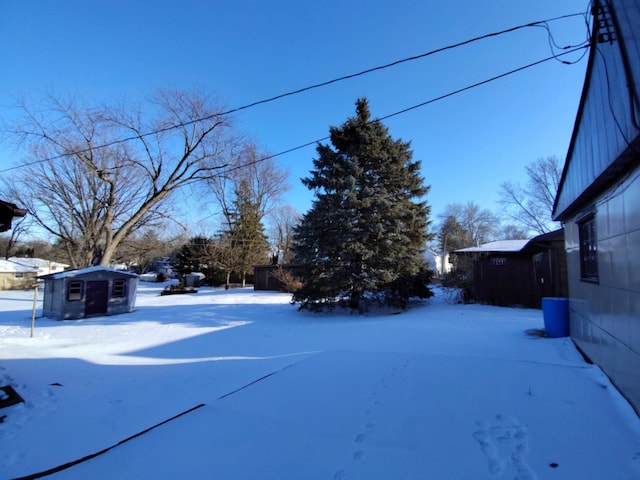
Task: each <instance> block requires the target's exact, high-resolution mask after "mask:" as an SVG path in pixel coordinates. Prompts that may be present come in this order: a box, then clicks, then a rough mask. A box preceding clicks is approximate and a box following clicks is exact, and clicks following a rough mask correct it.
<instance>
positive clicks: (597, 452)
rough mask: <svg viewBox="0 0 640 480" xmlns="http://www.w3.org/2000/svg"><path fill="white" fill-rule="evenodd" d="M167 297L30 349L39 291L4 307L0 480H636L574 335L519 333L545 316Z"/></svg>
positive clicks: (149, 288) (635, 433)
mask: <svg viewBox="0 0 640 480" xmlns="http://www.w3.org/2000/svg"><path fill="white" fill-rule="evenodd" d="M162 286H163V285H161V284H145V283H143V284H141V286H140V287H139V290H138V298H137V302H136V311H135V312H133V313H131V314H126V315H120V316H114V317H101V318H94V319H89V320H79V321H75V320H74V321H64V322H59V321H54V320H50V319H47V318H38V319H37V320H36V327H35V335H34V337H33V338H30V336H29V333H30V324H31V311H32V301H33V300H32V299H33V292H6V291H3V292H0V311H1V312H2V313H1V314H0V315H1V317H0V386H1V385H7V384H10V385H12V386H14V387H15V389H16V390H17V391H18V393H19V394H20V395H21V396H22V397H23V398H24V400H25V403H21V404H18V405H15V406H11V407H7V408H2V409H0V417H2V416H3V415H6V418H5V420H4V422H3V423H0V478H2V479H5V478H16V477H22V476H28V475H32V474H36V473H38V472H43V471H47V470H49V469H52V468H54V467H57V466H60V465H63V464H66V463H68V462H74V461H77V460H79V459H82V458H83V457H86V456H89V455H92V454H95V453H97V452H101V451H103V450H105V449H108V450H107V451H106V452H105V453H103V454H100V455H98V456H96V457H94V458H91V459H89V460H87V461H84V462H81V463H78V464H77V465H74V466H72V467H70V468H67V469H64V470H61V471H59V472H58V473H55V474H52V475H51V476H49V477H47V478H55V479H89V478H91V479H133V478H135V479H146V478H153V479H165V478H166V479H175V478H180V479H206V478H215V479H279V480H282V479H305V480H307V479H327V480H340V479H371V480H374V479H385V480H386V479H394V480H395V479H499V478H504V479H521V480H525V479H536V478H537V479H548V478H549V479H555V478H557V479H614V478H615V479H638V478H640V420H639V419H638V417H637V416H636V415H635V413H634V412H633V410H632V409H631V407H630V406H629V404H628V403H627V402H626V401H625V400H624V399H623V398H622V397H621V395H620V394H619V393H618V391H617V390H616V389H615V388H614V387H613V386H612V385H611V383H610V382H609V380H608V378H607V377H606V376H605V375H604V374H603V373H602V372H601V371H600V369H599V368H598V367H597V366H594V365H589V364H587V363H586V362H585V361H584V360H583V358H582V357H581V356H580V354H579V353H578V351H577V350H576V348H575V347H574V345H573V343H572V342H571V340H570V339H568V338H560V339H550V338H541V337H538V336H535V335H531V334H530V333H531V331H532V330H534V331H535V330H539V329H542V328H543V320H542V313H541V311H539V310H528V309H512V308H498V307H490V306H482V305H455V304H452V303H449V302H447V301H446V296H445V295H443V294H442V292H439V295H438V296H437V297H436V298H434V299H431V300H430V301H428V302H422V303H419V304H416V305H413V306H412V308H411V309H410V310H409V311H407V312H402V313H397V312H386V313H382V312H379V313H375V314H370V315H366V316H360V315H349V314H345V313H344V312H339V311H338V312H335V313H334V314H321V315H318V314H310V313H302V312H298V311H297V310H296V307H295V306H292V305H290V304H289V296H288V295H285V294H280V293H273V292H254V291H253V290H251V289H238V290H229V291H224V290H214V289H208V288H203V289H200V290H199V292H198V293H197V294H190V295H168V296H159V295H158V294H159V291H160V289H161V288H162ZM184 412H188V413H184ZM181 413H184V414H183V415H181V416H178V417H177V418H174V419H173V420H171V421H168V422H166V423H164V424H161V425H159V426H158V427H157V428H154V429H152V430H149V431H148V432H146V433H144V434H142V435H139V436H136V437H134V438H130V437H132V436H134V435H136V434H138V433H140V432H143V431H145V430H146V429H148V428H150V427H153V426H154V425H157V424H160V423H162V422H164V421H166V420H168V419H171V418H173V417H176V416H177V415H179V414H181ZM125 439H129V440H127V441H125V442H123V443H121V444H119V445H118V443H119V442H122V441H123V440H125ZM113 446H115V448H111V449H109V447H113Z"/></svg>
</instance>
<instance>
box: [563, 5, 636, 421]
mask: <svg viewBox="0 0 640 480" xmlns="http://www.w3.org/2000/svg"><path fill="white" fill-rule="evenodd" d="M592 11H593V12H594V16H595V20H594V25H593V32H592V36H591V38H592V40H591V51H590V56H589V63H588V65H587V73H586V78H585V83H584V87H583V90H582V97H581V100H580V106H579V109H578V114H577V117H576V122H575V125H574V129H573V134H572V137H571V142H570V145H569V150H568V152H567V158H566V161H565V165H564V170H563V172H562V178H561V181H560V186H559V189H558V194H557V196H556V201H555V209H554V219H555V220H556V221H561V222H562V223H563V224H564V228H565V246H566V251H567V265H568V281H569V317H570V331H571V337H572V339H573V340H574V342H575V343H576V345H578V347H579V348H580V349H581V350H582V351H583V352H584V353H585V354H586V355H587V356H588V357H589V358H590V359H591V360H593V361H594V362H595V363H596V364H598V365H599V366H600V367H601V368H602V369H603V371H604V372H605V373H606V374H607V375H608V376H609V377H610V378H611V380H612V381H613V383H614V384H615V385H616V386H617V387H618V388H619V389H620V391H621V392H622V394H623V395H625V396H626V397H627V398H628V399H629V401H630V402H631V404H632V405H633V406H634V407H635V409H636V411H638V412H640V35H639V32H640V29H639V28H638V26H639V25H640V3H639V2H638V1H637V0H608V1H607V2H603V1H595V2H594V3H593V10H592Z"/></svg>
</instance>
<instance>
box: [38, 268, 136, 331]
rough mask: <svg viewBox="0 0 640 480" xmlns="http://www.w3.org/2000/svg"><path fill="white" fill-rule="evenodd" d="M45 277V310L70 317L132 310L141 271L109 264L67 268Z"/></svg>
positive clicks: (57, 316)
mask: <svg viewBox="0 0 640 480" xmlns="http://www.w3.org/2000/svg"><path fill="white" fill-rule="evenodd" d="M41 278H42V279H43V280H44V300H43V306H42V314H43V315H44V316H45V317H49V318H55V319H58V320H70V319H78V318H86V317H98V316H104V315H119V314H121V313H128V312H132V311H133V309H134V303H135V298H136V290H137V287H138V275H136V274H135V273H130V272H123V271H120V270H113V269H111V268H106V267H89V268H84V269H81V270H67V271H65V272H60V273H53V274H51V275H45V276H43V277H41Z"/></svg>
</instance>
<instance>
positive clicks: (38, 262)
mask: <svg viewBox="0 0 640 480" xmlns="http://www.w3.org/2000/svg"><path fill="white" fill-rule="evenodd" d="M9 260H11V261H12V262H15V263H19V264H20V265H24V266H26V267H30V268H35V269H36V270H38V276H39V277H40V276H42V275H49V274H51V273H58V272H62V271H64V269H65V268H67V267H68V266H69V265H67V264H66V263H59V262H53V261H51V260H45V259H42V258H27V257H10V258H9Z"/></svg>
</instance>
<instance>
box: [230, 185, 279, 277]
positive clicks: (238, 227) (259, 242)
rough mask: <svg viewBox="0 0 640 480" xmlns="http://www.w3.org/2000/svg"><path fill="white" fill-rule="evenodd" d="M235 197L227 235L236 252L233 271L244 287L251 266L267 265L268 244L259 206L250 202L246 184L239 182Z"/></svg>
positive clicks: (251, 269) (250, 271)
mask: <svg viewBox="0 0 640 480" xmlns="http://www.w3.org/2000/svg"><path fill="white" fill-rule="evenodd" d="M235 196H236V200H235V202H234V206H235V210H234V214H233V215H232V216H231V217H232V220H231V225H230V226H229V227H230V229H229V232H228V235H229V238H230V240H231V245H232V247H233V249H234V250H235V251H236V252H237V253H236V255H235V256H234V258H235V261H236V264H235V268H234V270H235V271H236V273H238V274H239V275H240V276H241V278H242V286H243V287H244V286H245V281H246V277H247V274H251V273H253V266H254V265H257V264H264V263H267V261H268V258H269V243H268V241H267V236H266V235H265V233H264V225H262V221H261V220H260V211H259V205H258V204H257V203H256V202H255V201H253V200H252V198H251V195H250V192H249V188H248V185H247V182H245V181H242V182H240V184H239V186H238V189H237V191H236V192H235Z"/></svg>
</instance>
